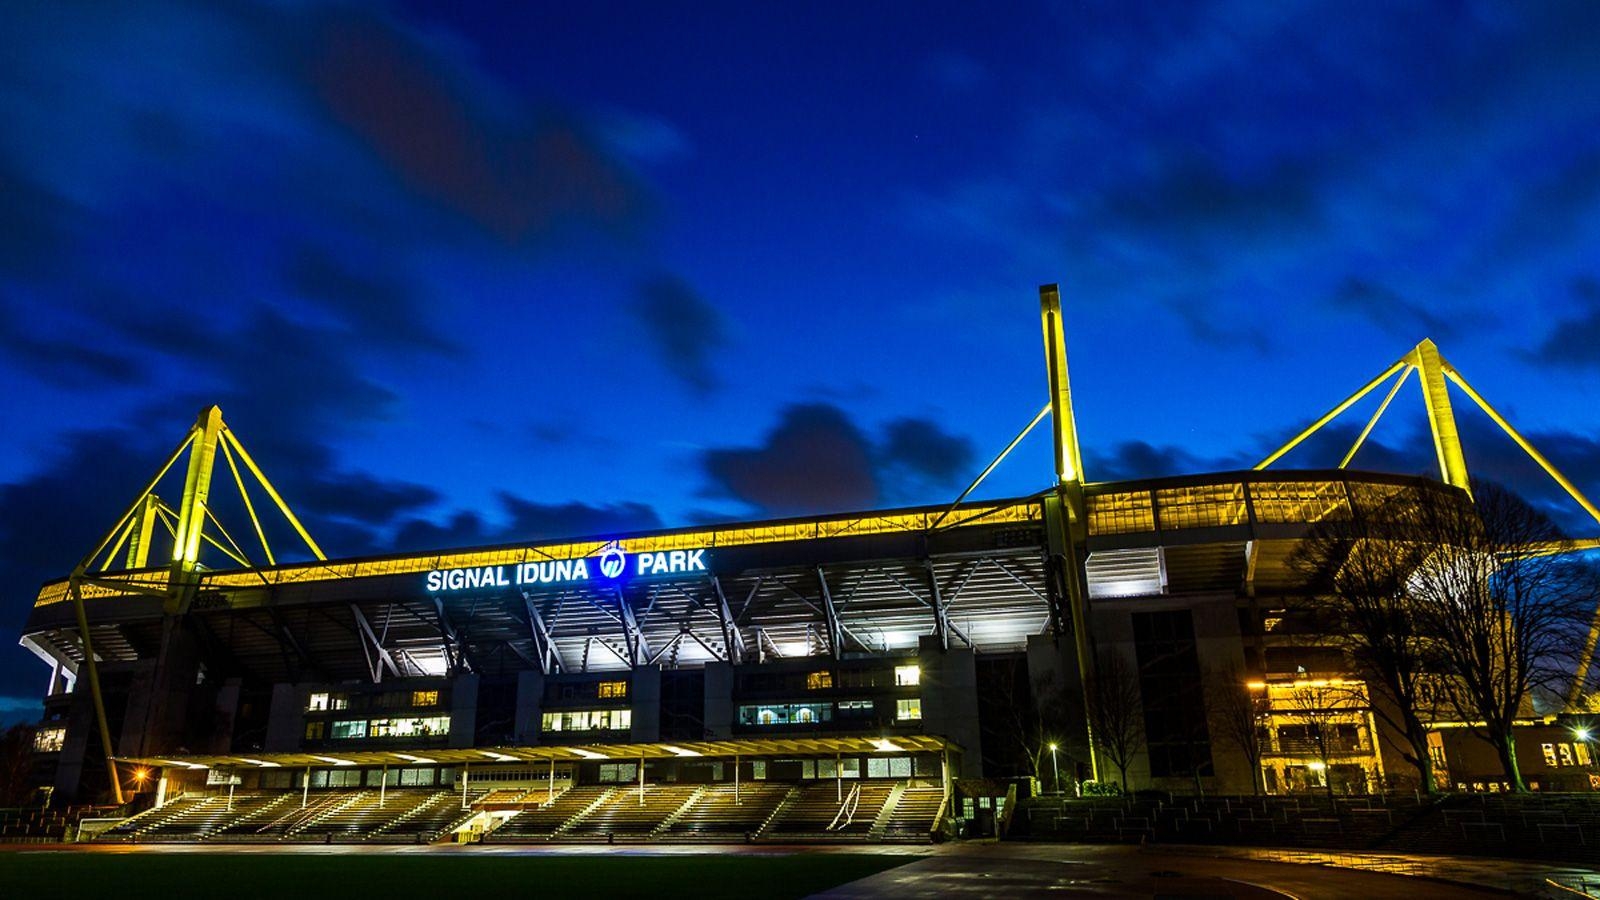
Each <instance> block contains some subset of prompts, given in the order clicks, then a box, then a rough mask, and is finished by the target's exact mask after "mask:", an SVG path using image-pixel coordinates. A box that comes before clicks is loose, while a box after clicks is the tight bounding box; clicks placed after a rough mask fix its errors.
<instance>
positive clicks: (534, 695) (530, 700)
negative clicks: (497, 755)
mask: <svg viewBox="0 0 1600 900" xmlns="http://www.w3.org/2000/svg"><path fill="white" fill-rule="evenodd" d="M543 714H544V673H543V672H518V673H517V715H516V722H515V725H514V728H515V729H516V737H517V743H519V744H537V743H539V721H540V719H541V718H542V716H543Z"/></svg>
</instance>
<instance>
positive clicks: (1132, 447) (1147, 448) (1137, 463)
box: [1083, 441, 1245, 481]
mask: <svg viewBox="0 0 1600 900" xmlns="http://www.w3.org/2000/svg"><path fill="white" fill-rule="evenodd" d="M1084 456H1085V458H1084V461H1083V474H1084V477H1085V478H1087V479H1088V480H1089V481H1133V480H1137V479H1141V478H1160V477H1163V476H1166V475H1189V474H1194V473H1197V472H1219V471H1228V470H1230V469H1239V468H1244V467H1245V464H1244V463H1243V461H1242V459H1240V458H1238V457H1229V458H1220V459H1205V458H1202V457H1200V456H1197V455H1195V454H1194V453H1191V452H1190V451H1188V450H1185V449H1183V448H1182V447H1174V446H1170V445H1162V446H1157V445H1154V444H1150V443H1146V442H1145V441H1123V442H1122V443H1119V444H1116V445H1114V446H1112V447H1111V448H1109V449H1106V450H1101V449H1098V448H1089V449H1088V451H1087V452H1086V453H1085V454H1084Z"/></svg>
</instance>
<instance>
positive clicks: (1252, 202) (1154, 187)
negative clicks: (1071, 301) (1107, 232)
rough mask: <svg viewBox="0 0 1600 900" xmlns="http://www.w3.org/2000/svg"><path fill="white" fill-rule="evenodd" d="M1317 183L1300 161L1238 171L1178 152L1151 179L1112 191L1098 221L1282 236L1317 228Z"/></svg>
mask: <svg viewBox="0 0 1600 900" xmlns="http://www.w3.org/2000/svg"><path fill="white" fill-rule="evenodd" d="M1315 183H1316V181H1315V176H1314V174H1313V173H1312V172H1311V171H1310V170H1309V169H1308V168H1307V167H1305V166H1304V165H1302V164H1299V163H1294V162H1287V161H1286V162H1281V163H1279V164H1277V165H1275V166H1273V167H1271V168H1269V169H1268V170H1266V171H1265V172H1249V171H1237V172H1235V171H1229V170H1227V169H1224V168H1223V167H1222V166H1221V165H1219V164H1218V163H1216V162H1215V161H1213V160H1211V159H1209V158H1207V157H1205V156H1201V155H1190V154H1175V155H1173V156H1171V157H1170V158H1166V159H1162V160H1161V161H1160V162H1159V163H1157V164H1156V165H1154V166H1153V167H1152V171H1151V174H1150V175H1149V176H1148V177H1146V178H1144V179H1140V180H1137V181H1129V182H1127V183H1124V184H1122V185H1121V186H1119V187H1117V188H1116V189H1114V190H1112V191H1110V192H1108V193H1107V194H1106V195H1105V197H1104V199H1103V200H1102V202H1101V209H1100V215H1099V216H1097V217H1096V218H1097V220H1100V221H1104V222H1105V223H1107V224H1110V225H1114V226H1118V227H1121V228H1125V229H1127V230H1129V231H1136V232H1140V233H1143V234H1150V233H1152V232H1169V233H1171V232H1195V233H1206V232H1212V233H1217V232H1231V233H1234V234H1252V235H1263V234H1265V235H1281V233H1282V232H1284V231H1286V230H1296V231H1298V230H1303V229H1306V228H1309V227H1311V226H1313V225H1315V224H1316V218H1317V215H1318V206H1317V203H1316V199H1315V194H1314V185H1315Z"/></svg>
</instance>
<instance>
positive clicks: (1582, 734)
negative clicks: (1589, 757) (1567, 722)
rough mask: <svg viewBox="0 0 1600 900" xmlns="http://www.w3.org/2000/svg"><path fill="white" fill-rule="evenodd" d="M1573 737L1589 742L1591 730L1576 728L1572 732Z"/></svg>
mask: <svg viewBox="0 0 1600 900" xmlns="http://www.w3.org/2000/svg"><path fill="white" fill-rule="evenodd" d="M1572 736H1573V737H1575V738H1577V739H1578V740H1580V741H1587V740H1589V729H1587V728H1574V729H1573V730H1572Z"/></svg>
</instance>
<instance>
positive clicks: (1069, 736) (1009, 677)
mask: <svg viewBox="0 0 1600 900" xmlns="http://www.w3.org/2000/svg"><path fill="white" fill-rule="evenodd" d="M1027 676H1028V669H1027V663H1026V661H1025V660H1022V659H1020V658H1018V659H1012V660H1005V661H1002V662H998V663H996V665H995V670H994V675H993V677H991V678H988V679H985V681H984V683H985V688H984V693H983V695H982V696H981V698H980V702H982V703H983V704H984V707H985V709H987V710H991V711H993V712H994V713H995V715H994V716H993V717H991V718H990V727H991V728H992V729H994V735H995V737H997V738H998V739H999V740H998V742H997V743H999V744H1003V745H1004V746H996V747H994V750H993V752H996V753H999V754H1001V755H1004V756H1010V757H1013V758H1016V759H1018V760H1020V761H1021V762H1022V763H1023V768H1024V770H1025V771H1026V772H1027V773H1028V774H1030V775H1032V776H1033V777H1034V778H1036V779H1038V780H1039V781H1046V780H1049V781H1050V782H1051V786H1052V788H1053V789H1055V790H1060V788H1061V786H1060V785H1059V784H1055V783H1054V782H1055V779H1056V773H1057V771H1058V769H1057V766H1054V765H1052V764H1051V760H1050V747H1051V745H1055V746H1056V748H1057V753H1058V754H1060V756H1062V757H1065V759H1059V758H1058V760H1057V763H1064V764H1065V765H1066V767H1067V771H1068V773H1069V777H1070V773H1072V772H1074V771H1075V770H1076V766H1075V763H1076V762H1077V761H1079V760H1086V759H1087V757H1088V748H1087V746H1085V744H1084V741H1083V739H1082V735H1083V728H1082V726H1081V725H1077V726H1074V723H1075V722H1076V723H1081V722H1082V721H1083V718H1084V717H1083V715H1082V709H1081V703H1074V702H1073V696H1072V694H1073V692H1071V691H1068V690H1066V689H1065V688H1064V687H1063V686H1062V685H1061V684H1060V683H1059V682H1058V681H1057V680H1056V679H1053V678H1050V677H1046V676H1041V677H1039V678H1036V679H1034V680H1033V681H1032V682H1029V681H1028V680H1027ZM986 741H987V739H986ZM989 747H990V745H989V744H988V743H987V742H986V743H985V749H986V750H988V749H989ZM1047 773H1048V774H1047Z"/></svg>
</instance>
